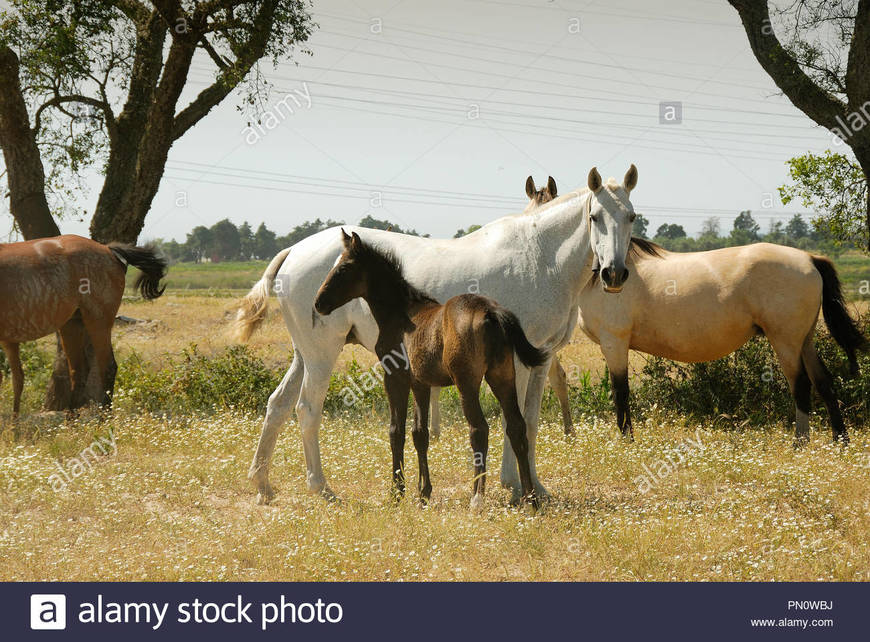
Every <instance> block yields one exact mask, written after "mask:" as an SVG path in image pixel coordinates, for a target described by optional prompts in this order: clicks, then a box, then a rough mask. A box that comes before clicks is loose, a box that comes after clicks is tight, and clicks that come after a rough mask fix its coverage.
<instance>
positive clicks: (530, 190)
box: [526, 176, 538, 198]
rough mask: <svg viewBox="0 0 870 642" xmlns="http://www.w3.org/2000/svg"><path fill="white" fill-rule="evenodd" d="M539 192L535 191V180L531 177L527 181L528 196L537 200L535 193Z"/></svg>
mask: <svg viewBox="0 0 870 642" xmlns="http://www.w3.org/2000/svg"><path fill="white" fill-rule="evenodd" d="M537 191H538V190H536V189H535V179H534V178H532V177H531V176H529V177H528V178H527V179H526V196H528V197H529V198H535V192H537Z"/></svg>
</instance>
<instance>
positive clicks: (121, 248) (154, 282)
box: [109, 243, 166, 300]
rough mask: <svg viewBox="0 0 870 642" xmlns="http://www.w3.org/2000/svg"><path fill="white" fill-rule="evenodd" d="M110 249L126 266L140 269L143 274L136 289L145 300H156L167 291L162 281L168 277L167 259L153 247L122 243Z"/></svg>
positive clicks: (137, 281) (112, 245)
mask: <svg viewBox="0 0 870 642" xmlns="http://www.w3.org/2000/svg"><path fill="white" fill-rule="evenodd" d="M109 249H110V250H112V253H113V254H114V255H115V256H116V257H118V260H120V261H121V263H123V264H124V265H132V266H133V267H135V268H139V270H140V271H141V272H142V274H140V275H139V278H137V279H136V284H135V285H134V286H133V287H134V289H137V290H139V292H141V294H142V298H144V299H148V300H151V299H156V298H157V297H159V296H160V295H161V294H163V291H164V290H165V289H166V286H165V285H164V286H163V287H162V288H161V287H160V281H161V280H162V279H163V277H165V276H166V259H164V258H163V257H162V256H160V255H159V254H158V253H157V249H156V248H155V247H154V246H153V245H146V246H144V247H135V246H133V245H124V244H121V243H110V244H109Z"/></svg>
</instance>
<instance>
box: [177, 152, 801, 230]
mask: <svg viewBox="0 0 870 642" xmlns="http://www.w3.org/2000/svg"><path fill="white" fill-rule="evenodd" d="M176 165H182V167H176ZM183 165H190V166H191V168H190V169H187V168H185V167H183ZM170 166H171V167H170ZM167 168H168V169H171V170H173V171H187V172H197V173H200V174H203V173H204V174H205V175H216V176H225V177H229V178H235V179H237V180H257V181H260V182H266V183H276V184H283V183H287V184H299V185H302V186H309V187H321V188H323V189H322V190H321V191H311V190H299V189H290V188H283V189H282V188H277V187H271V186H261V185H252V184H237V183H226V182H212V181H205V180H203V181H196V182H203V183H208V184H214V185H227V186H235V187H246V188H249V189H269V190H273V191H274V190H277V191H288V192H293V193H303V194H313V195H322V196H335V197H344V198H354V199H369V198H370V197H371V196H372V193H373V192H375V193H381V192H383V193H389V192H390V191H398V190H402V191H404V192H407V194H406V195H408V196H412V197H413V196H414V192H420V194H419V198H413V200H403V199H394V198H389V199H387V198H383V200H384V201H385V202H387V201H388V202H397V203H415V204H422V205H433V206H439V205H440V206H448V207H458V206H465V207H468V208H471V209H476V208H484V209H499V210H501V211H503V212H504V211H505V209H507V208H510V207H520V208H521V207H523V206H524V205H525V203H524V199H523V198H522V197H518V198H510V197H505V196H503V195H496V194H483V193H479V192H456V191H448V190H431V189H429V188H415V187H409V186H404V187H399V186H396V187H387V188H382V187H381V186H378V185H372V184H367V183H359V182H355V181H345V180H338V179H327V178H320V177H314V176H301V175H298V174H285V173H281V172H273V171H266V170H254V169H246V168H241V167H212V166H209V165H207V164H205V163H198V162H194V161H170V162H169V163H168V164H167ZM221 170H226V171H221ZM249 174H253V175H249ZM263 175H267V176H274V177H276V178H268V177H267V178H264V177H263ZM175 178H176V180H189V178H188V177H184V176H179V177H175ZM297 179H300V180H297ZM331 183H333V184H331ZM332 190H345V191H359V192H366V193H365V194H352V193H345V192H340V191H339V192H336V191H332ZM432 192H440V194H441V195H442V196H443V197H444V198H450V199H453V200H460V201H461V202H460V203H459V204H456V203H449V202H440V201H433V200H425V199H427V198H431V197H432V196H436V195H437V194H432ZM472 199H473V200H474V201H476V200H486V201H490V202H496V203H495V204H493V205H486V204H478V203H476V202H469V201H472ZM635 208H636V210H637V211H638V212H640V213H646V212H657V213H655V214H650V216H655V217H661V216H664V214H661V213H658V212H669V213H671V214H670V218H677V219H680V218H710V217H711V216H716V215H724V216H733V217H736V216H738V214H739V212H735V210H733V209H725V208H703V207H685V206H677V205H669V206H665V205H646V206H645V205H640V204H639V205H636V206H635ZM763 211H764V212H766V213H764V214H756V213H753V216H754V217H755V218H780V217H782V216H792V215H794V214H795V212H789V211H786V210H774V209H770V208H764V210H763ZM691 212H703V213H702V214H692V213H691Z"/></svg>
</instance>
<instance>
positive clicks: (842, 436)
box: [834, 432, 849, 446]
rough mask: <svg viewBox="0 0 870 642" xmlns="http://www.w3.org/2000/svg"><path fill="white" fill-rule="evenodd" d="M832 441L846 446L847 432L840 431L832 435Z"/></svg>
mask: <svg viewBox="0 0 870 642" xmlns="http://www.w3.org/2000/svg"><path fill="white" fill-rule="evenodd" d="M834 443H835V444H840V445H841V446H848V445H849V433H847V432H841V433H838V434H836V435H834Z"/></svg>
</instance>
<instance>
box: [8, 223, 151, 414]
mask: <svg viewBox="0 0 870 642" xmlns="http://www.w3.org/2000/svg"><path fill="white" fill-rule="evenodd" d="M128 264H129V265H133V266H135V267H137V268H139V269H140V270H142V274H141V275H140V276H139V278H138V280H137V281H136V287H137V288H138V289H139V290H140V292H141V293H142V296H143V297H144V298H146V299H155V298H157V297H158V296H160V295H161V294H162V293H163V290H162V289H160V279H162V278H163V276H164V275H165V273H166V262H165V261H164V260H163V259H162V258H159V257H158V256H157V254H156V252H155V250H154V249H153V248H151V247H133V246H130V245H119V244H111V245H102V244H100V243H97V242H96V241H92V240H90V239H86V238H83V237H81V236H74V235H65V236H57V237H53V238H45V239H37V240H34V241H24V242H21V243H6V244H0V346H2V347H3V351H4V352H5V353H6V358H7V359H8V360H9V366H10V369H11V370H12V389H13V405H12V410H13V413H14V414H15V415H17V414H18V411H19V408H20V405H21V391H22V390H23V388H24V371H23V369H22V368H21V359H20V356H19V345H20V344H21V343H22V342H24V341H34V340H35V339H39V338H40V337H44V336H45V335H47V334H51V333H52V332H55V331H57V330H59V331H60V336H61V342H62V344H63V349H64V352H65V353H66V356H67V360H68V364H69V371H70V379H71V382H72V407H73V408H75V407H78V406H80V405H82V404H83V403H84V401H83V399H84V395H83V391H84V388H85V384H86V382H85V381H83V380H82V379H83V377H81V376H80V375H81V371H82V367H83V365H84V350H83V344H84V341H85V337H84V336H83V335H82V333H80V332H76V331H75V327H77V326H76V325H74V324H67V322H68V321H69V320H70V319H71V318H72V317H73V315H74V314H76V312H77V311H79V312H80V313H81V319H82V322H83V324H84V328H85V332H87V336H88V338H90V340H91V344H92V345H93V348H94V358H95V361H96V363H97V367H98V368H99V373H100V377H101V385H102V389H103V390H104V397H103V399H102V402H103V403H109V402H110V401H111V396H110V394H111V390H112V388H113V387H114V378H115V368H114V356H113V353H112V325H113V324H114V322H115V315H116V314H117V312H118V307H119V306H120V305H121V296H122V294H123V293H124V275H125V274H126V272H127V265H128Z"/></svg>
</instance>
